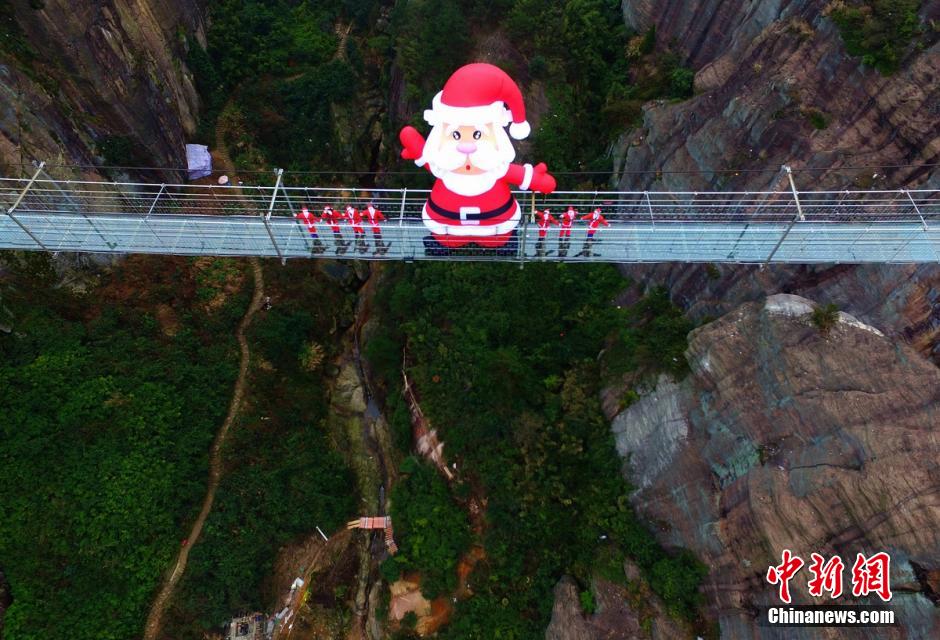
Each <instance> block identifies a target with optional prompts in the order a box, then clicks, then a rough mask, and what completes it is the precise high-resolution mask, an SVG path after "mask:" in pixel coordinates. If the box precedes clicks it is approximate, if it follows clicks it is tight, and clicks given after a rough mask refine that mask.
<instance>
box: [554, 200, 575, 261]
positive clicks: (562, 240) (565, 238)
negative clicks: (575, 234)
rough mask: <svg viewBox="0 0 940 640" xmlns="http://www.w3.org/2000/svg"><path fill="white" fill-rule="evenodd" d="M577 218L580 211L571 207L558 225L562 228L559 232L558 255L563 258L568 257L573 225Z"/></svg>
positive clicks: (566, 210) (562, 215)
mask: <svg viewBox="0 0 940 640" xmlns="http://www.w3.org/2000/svg"><path fill="white" fill-rule="evenodd" d="M577 218H578V210H577V209H575V208H574V207H572V206H570V205H569V206H568V208H567V209H565V212H564V213H563V214H561V220H560V222H559V223H558V224H559V226H560V227H561V228H560V229H559V230H558V255H559V256H561V257H562V258H564V257H565V256H567V255H568V249H569V247H570V246H571V225H573V224H574V221H575V220H577Z"/></svg>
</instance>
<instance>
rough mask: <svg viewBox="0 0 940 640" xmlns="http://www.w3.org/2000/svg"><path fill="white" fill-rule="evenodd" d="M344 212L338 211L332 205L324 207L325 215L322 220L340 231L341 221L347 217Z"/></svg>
mask: <svg viewBox="0 0 940 640" xmlns="http://www.w3.org/2000/svg"><path fill="white" fill-rule="evenodd" d="M345 217H346V216H344V215H343V214H342V213H336V211H334V210H333V208H332V207H323V215H322V216H320V220H322V221H323V222H326V223H327V224H329V225H330V229H332V230H333V231H339V221H340V220H342V219H343V218H345Z"/></svg>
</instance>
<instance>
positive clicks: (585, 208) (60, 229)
mask: <svg viewBox="0 0 940 640" xmlns="http://www.w3.org/2000/svg"><path fill="white" fill-rule="evenodd" d="M37 175H38V174H37ZM428 193H429V192H428V191H427V190H408V189H372V190H362V189H342V188H322V187H303V186H283V185H281V184H280V183H278V184H275V185H265V186H259V185H230V186H219V185H215V184H204V185H199V184H152V183H134V182H122V183H117V182H93V181H75V180H69V181H67V180H52V179H47V178H46V177H43V178H38V179H36V180H34V181H30V180H28V179H15V178H0V204H2V205H3V209H4V212H5V215H0V248H8V249H27V250H46V251H53V252H57V251H76V252H95V253H100V252H109V253H160V254H176V255H219V256H245V255H258V256H276V257H281V258H283V259H286V258H295V257H296V258H299V257H311V256H312V257H333V258H361V259H376V260H379V259H381V260H423V259H436V260H504V261H523V260H565V261H573V262H579V261H583V262H671V261H680V262H739V263H763V262H768V261H770V262H791V263H820V262H824V263H828V262H845V263H862V262H898V263H910V262H936V261H938V259H940V219H938V218H940V191H937V190H923V189H922V190H893V191H889V190H868V191H800V192H796V193H794V192H793V191H786V190H784V191H767V192H731V191H729V192H653V191H650V192H617V191H593V192H584V191H559V192H555V193H552V194H550V195H542V194H536V195H535V196H534V197H533V195H532V194H531V193H522V192H518V193H516V194H515V198H516V201H517V203H518V206H519V208H520V217H519V224H518V225H517V227H516V229H515V231H514V232H513V234H512V236H511V237H510V239H509V241H508V242H506V243H505V244H504V245H503V246H502V247H499V248H487V247H481V246H479V244H469V245H467V246H464V247H461V248H456V249H444V248H442V247H441V246H440V245H439V244H437V243H436V242H435V241H434V239H433V238H432V237H431V236H430V233H429V231H428V229H427V228H426V227H425V225H424V222H423V215H424V208H425V202H426V200H427V197H428ZM368 204H372V205H373V206H374V207H375V208H377V209H379V210H380V211H382V212H383V214H384V216H385V220H384V221H383V222H382V223H381V224H378V225H370V224H369V223H368V222H367V221H365V222H363V223H362V224H361V225H359V226H361V232H360V233H356V229H354V227H353V225H352V224H351V222H350V221H349V220H340V221H339V224H338V228H337V229H334V228H332V225H330V224H328V223H326V222H320V223H318V224H315V225H314V228H315V231H316V233H312V232H311V230H310V229H308V227H307V226H306V224H304V222H302V221H301V220H300V219H299V218H298V214H299V212H300V211H301V209H302V208H304V207H306V208H307V209H308V210H309V211H310V212H311V213H313V214H314V215H319V214H320V213H321V212H322V211H323V209H324V207H327V206H329V207H332V208H333V209H335V210H336V211H337V212H342V211H343V210H344V209H345V207H346V206H347V205H349V206H352V207H355V208H357V209H359V210H362V209H364V208H365V207H366V206H367V205H368ZM568 207H572V208H574V209H575V210H576V211H577V212H578V215H577V218H576V220H575V222H574V223H573V224H572V226H571V232H570V237H569V238H567V239H566V238H564V237H561V236H562V235H563V234H560V232H559V231H560V230H559V227H558V226H551V227H550V228H548V229H547V230H545V231H544V232H542V231H541V230H540V229H539V227H538V225H537V224H536V222H535V219H534V217H533V216H532V211H533V209H537V210H544V209H548V210H549V211H550V212H551V214H552V215H553V216H554V217H555V218H556V219H557V218H558V216H559V215H560V214H561V213H562V212H563V211H565V210H566V209H568ZM595 209H600V212H601V214H602V215H603V216H604V218H605V219H606V221H607V222H608V223H609V226H600V227H599V228H598V229H597V230H596V232H595V233H594V234H593V237H589V233H588V223H587V222H586V221H584V220H582V219H581V218H582V217H583V216H584V215H586V214H589V213H590V212H591V211H593V210H595Z"/></svg>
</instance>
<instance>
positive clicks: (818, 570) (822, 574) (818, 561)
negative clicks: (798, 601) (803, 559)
mask: <svg viewBox="0 0 940 640" xmlns="http://www.w3.org/2000/svg"><path fill="white" fill-rule="evenodd" d="M810 557H811V558H812V559H813V561H812V562H811V563H810V565H809V571H810V573H812V574H813V577H812V578H810V580H809V584H808V586H809V595H811V596H813V597H816V598H821V597H822V594H823V591H828V592H829V594H830V596H829V597H831V598H832V599H836V598H838V597H839V596H841V595H842V571H843V570H844V569H845V563H844V562H842V558H840V557H839V556H832V557H831V558H829V560H828V561H826V563H825V564H823V560H824V558H823V557H822V556H821V555H819V554H818V553H814V554H812V555H811V556H810Z"/></svg>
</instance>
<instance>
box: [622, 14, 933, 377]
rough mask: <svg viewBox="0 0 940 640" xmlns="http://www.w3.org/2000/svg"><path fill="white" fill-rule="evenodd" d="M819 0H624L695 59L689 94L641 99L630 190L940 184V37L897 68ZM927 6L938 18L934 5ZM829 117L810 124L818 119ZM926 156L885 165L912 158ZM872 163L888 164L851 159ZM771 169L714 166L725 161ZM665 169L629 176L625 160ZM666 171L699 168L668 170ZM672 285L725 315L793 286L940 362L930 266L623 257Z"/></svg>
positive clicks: (628, 154)
mask: <svg viewBox="0 0 940 640" xmlns="http://www.w3.org/2000/svg"><path fill="white" fill-rule="evenodd" d="M827 5H828V3H827V2H826V1H825V0H756V1H753V2H751V1H745V0H730V1H719V0H699V1H696V2H682V1H679V0H666V1H665V2H652V1H650V0H624V2H623V12H624V17H625V20H626V22H627V24H628V25H629V26H631V27H633V28H635V29H637V30H641V31H642V30H645V29H647V28H649V27H650V26H655V27H656V32H657V40H658V41H659V43H660V45H665V44H670V45H671V46H672V47H674V48H676V49H678V50H679V51H681V52H682V53H683V54H684V55H685V56H686V57H687V59H688V60H689V63H690V64H691V65H692V66H693V67H694V68H695V69H696V77H695V85H696V95H695V97H693V98H691V99H689V100H686V101H684V102H679V103H665V102H656V103H651V104H649V105H647V106H646V107H645V109H644V113H643V122H642V125H641V126H640V127H639V128H637V129H635V130H633V131H631V132H629V133H628V134H626V135H625V136H624V137H623V139H622V140H621V141H620V146H619V149H620V155H621V157H620V158H619V160H618V163H620V165H622V170H623V171H624V173H622V174H620V175H621V176H622V177H621V179H620V187H621V188H623V189H677V190H695V189H702V190H704V189H712V188H724V189H734V190H761V189H768V188H776V189H786V188H788V186H787V185H786V182H785V179H784V176H783V175H782V174H781V173H780V172H779V171H777V168H778V167H779V166H780V165H781V164H790V165H792V166H793V167H794V168H796V169H799V168H800V167H821V169H820V170H818V171H808V172H797V173H795V179H796V183H797V186H798V188H801V189H823V188H836V189H843V188H849V187H853V188H868V187H872V188H898V187H918V186H919V187H929V188H937V187H940V167H927V166H923V165H926V164H934V163H937V162H938V159H940V44H938V43H934V44H933V45H932V46H930V47H928V48H927V49H926V50H925V51H921V52H918V53H914V54H912V55H911V56H910V57H909V58H908V59H907V60H906V61H905V62H904V64H902V65H901V68H900V69H899V70H898V72H897V73H895V74H894V75H892V76H889V77H885V76H883V75H881V74H880V73H878V72H877V71H875V70H873V69H871V68H868V67H864V66H862V65H861V63H860V61H859V60H858V59H857V58H853V57H851V56H849V55H848V54H847V52H846V51H845V46H844V44H843V42H842V38H841V36H840V35H839V33H838V30H837V28H836V26H835V24H834V23H833V21H832V20H831V19H830V18H829V17H827V16H826V15H824V14H825V8H826V6H827ZM922 6H923V9H922V12H921V15H922V17H923V19H924V21H925V23H926V24H928V26H927V27H926V29H927V30H930V29H931V27H930V26H929V21H930V20H932V19H933V20H936V19H938V18H940V4H938V3H936V2H934V3H930V2H925V3H923V5H922ZM817 116H818V117H821V118H822V120H821V121H820V120H818V119H817V120H816V122H815V124H816V125H819V124H822V125H823V126H824V128H822V129H817V128H816V126H814V120H813V118H814V117H817ZM917 163H920V164H921V165H922V166H920V167H904V168H893V169H892V168H888V165H902V164H917ZM863 165H864V166H877V167H883V168H881V169H874V170H873V169H865V170H863V169H858V168H852V167H859V166H863ZM738 168H745V169H748V170H755V169H769V171H768V172H760V171H756V172H748V173H741V174H728V173H724V174H722V173H718V172H719V171H721V170H725V169H738ZM657 169H660V170H662V171H664V172H665V173H663V174H662V175H661V177H659V179H657V176H656V175H655V174H649V173H643V174H639V173H638V174H631V173H627V172H629V171H649V170H657ZM670 171H679V172H691V173H668V172H670ZM623 271H624V273H625V274H626V275H629V276H631V277H632V278H634V279H635V280H637V281H639V282H641V283H649V284H665V285H666V286H668V287H669V288H670V290H671V292H672V294H673V297H674V299H675V300H676V302H677V303H679V304H681V305H683V306H684V307H685V308H687V309H689V310H690V311H691V313H692V315H693V316H697V317H702V316H704V315H712V316H715V315H721V314H723V313H726V312H728V311H730V310H731V309H733V308H735V307H736V306H737V305H738V304H740V303H741V302H744V301H747V300H755V299H758V298H761V297H763V296H764V295H766V294H768V293H777V292H790V293H800V294H803V295H807V296H809V297H810V298H812V299H814V300H818V301H820V302H823V303H826V302H833V303H835V304H837V305H839V306H840V308H842V309H844V310H845V311H847V312H849V313H852V314H854V315H857V316H858V317H860V318H862V319H863V320H865V321H866V322H869V323H871V324H874V325H875V326H878V327H879V328H881V329H882V330H884V331H887V332H890V333H891V334H893V335H896V336H899V337H903V338H905V339H906V340H909V341H910V342H911V343H912V344H913V345H914V346H916V347H917V348H918V349H919V350H920V351H921V353H923V354H925V355H931V356H932V357H934V358H936V359H937V360H938V361H940V347H938V346H937V345H938V342H940V270H938V268H936V267H934V266H929V265H922V266H917V267H915V266H865V267H853V266H845V265H842V266H836V267H827V266H812V267H771V268H767V269H763V270H758V269H756V268H752V267H727V268H725V267H722V268H719V269H717V270H715V269H712V268H709V269H706V268H705V267H704V266H700V265H682V264H675V265H657V266H624V267H623Z"/></svg>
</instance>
